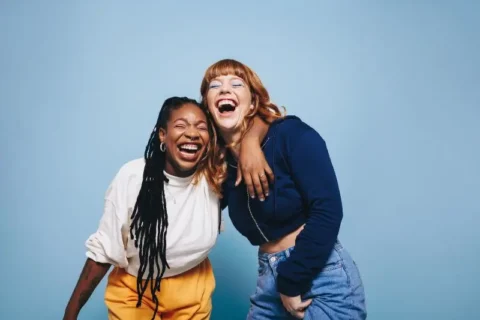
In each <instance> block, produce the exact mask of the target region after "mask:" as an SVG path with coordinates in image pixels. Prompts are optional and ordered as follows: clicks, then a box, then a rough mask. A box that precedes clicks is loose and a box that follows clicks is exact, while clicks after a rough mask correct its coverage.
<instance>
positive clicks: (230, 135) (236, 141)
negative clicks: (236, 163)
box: [220, 130, 242, 159]
mask: <svg viewBox="0 0 480 320" xmlns="http://www.w3.org/2000/svg"><path fill="white" fill-rule="evenodd" d="M220 134H221V135H222V138H223V140H224V141H225V144H226V145H227V148H228V150H230V152H231V153H232V155H233V156H234V157H235V159H238V155H239V153H240V141H241V138H242V132H241V131H239V130H238V131H236V132H231V131H220Z"/></svg>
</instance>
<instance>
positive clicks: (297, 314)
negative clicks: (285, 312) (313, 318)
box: [292, 311, 305, 319]
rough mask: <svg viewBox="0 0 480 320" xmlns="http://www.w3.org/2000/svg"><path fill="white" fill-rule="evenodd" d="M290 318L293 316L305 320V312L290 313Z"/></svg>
mask: <svg viewBox="0 0 480 320" xmlns="http://www.w3.org/2000/svg"><path fill="white" fill-rule="evenodd" d="M292 316H294V317H295V318H297V319H303V318H305V311H295V312H293V313H292Z"/></svg>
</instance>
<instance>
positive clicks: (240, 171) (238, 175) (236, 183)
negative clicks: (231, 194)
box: [235, 166, 242, 187]
mask: <svg viewBox="0 0 480 320" xmlns="http://www.w3.org/2000/svg"><path fill="white" fill-rule="evenodd" d="M240 182H242V170H240V166H238V167H237V180H236V181H235V187H236V186H238V185H239V184H240Z"/></svg>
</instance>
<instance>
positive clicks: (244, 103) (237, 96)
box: [206, 75, 254, 134]
mask: <svg viewBox="0 0 480 320" xmlns="http://www.w3.org/2000/svg"><path fill="white" fill-rule="evenodd" d="M206 100H207V104H208V110H209V111H210V113H211V114H212V116H213V119H214V120H215V124H216V125H217V127H218V128H219V129H220V131H221V132H222V133H223V134H225V133H228V134H233V133H236V132H238V131H240V130H241V126H242V121H243V120H244V118H245V116H246V115H247V114H248V112H249V111H250V110H251V109H253V108H254V106H253V104H252V94H251V92H250V88H249V87H248V86H247V84H246V83H245V81H243V79H241V78H239V77H237V76H234V75H224V76H219V77H216V78H214V79H213V80H212V81H210V83H209V86H208V93H207V99H206Z"/></svg>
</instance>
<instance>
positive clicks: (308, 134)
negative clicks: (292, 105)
mask: <svg viewBox="0 0 480 320" xmlns="http://www.w3.org/2000/svg"><path fill="white" fill-rule="evenodd" d="M272 129H274V132H275V136H276V138H277V139H279V140H280V141H283V142H285V143H286V144H287V146H288V147H293V146H295V145H298V144H299V143H301V142H302V141H303V142H305V139H306V140H312V139H313V140H317V141H322V142H323V138H322V137H321V136H320V134H319V133H318V132H317V131H316V130H315V129H313V128H312V127H311V126H310V125H308V124H307V123H305V122H304V121H302V120H301V119H300V118H299V117H297V116H293V115H291V116H286V117H284V118H282V119H279V120H276V121H275V122H273V123H272Z"/></svg>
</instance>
